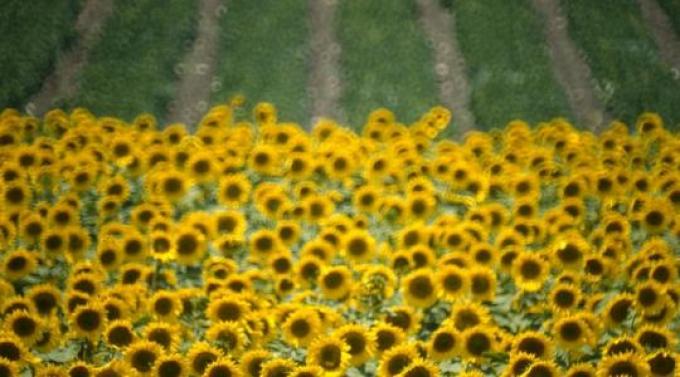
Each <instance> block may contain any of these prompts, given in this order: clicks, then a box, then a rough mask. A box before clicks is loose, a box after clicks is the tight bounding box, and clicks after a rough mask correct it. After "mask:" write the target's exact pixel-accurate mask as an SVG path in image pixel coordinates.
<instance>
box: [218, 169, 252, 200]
mask: <svg viewBox="0 0 680 377" xmlns="http://www.w3.org/2000/svg"><path fill="white" fill-rule="evenodd" d="M251 188H252V184H251V183H250V181H249V180H248V178H247V177H246V176H245V175H244V174H230V175H227V176H224V177H222V178H221V179H220V183H219V191H218V192H219V194H218V196H217V198H218V201H219V202H220V203H221V204H222V205H225V206H232V207H239V206H242V205H243V204H245V203H246V202H248V198H249V196H250V191H251Z"/></svg>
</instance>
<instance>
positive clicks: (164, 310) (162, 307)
mask: <svg viewBox="0 0 680 377" xmlns="http://www.w3.org/2000/svg"><path fill="white" fill-rule="evenodd" d="M181 310H182V303H181V301H180V298H179V296H177V294H176V293H175V292H173V291H167V290H160V291H157V292H155V293H154V294H153V296H151V297H149V310H148V312H149V313H150V314H153V315H154V316H155V317H156V318H158V319H159V320H162V321H173V320H175V319H176V318H177V317H179V315H180V313H181Z"/></svg>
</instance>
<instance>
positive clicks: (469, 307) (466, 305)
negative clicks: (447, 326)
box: [449, 301, 491, 331]
mask: <svg viewBox="0 0 680 377" xmlns="http://www.w3.org/2000/svg"><path fill="white" fill-rule="evenodd" d="M449 320H450V321H451V323H452V324H453V326H454V327H455V328H456V330H458V331H464V330H466V329H468V328H471V327H475V326H478V325H486V324H488V323H490V322H491V314H490V313H489V310H488V309H487V308H486V307H485V306H482V305H481V304H479V303H476V302H465V301H463V302H457V303H455V304H454V305H453V306H452V308H451V315H450V317H449Z"/></svg>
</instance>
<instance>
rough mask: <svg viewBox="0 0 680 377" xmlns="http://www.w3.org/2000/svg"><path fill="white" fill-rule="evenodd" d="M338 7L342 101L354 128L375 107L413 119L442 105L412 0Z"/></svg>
mask: <svg viewBox="0 0 680 377" xmlns="http://www.w3.org/2000/svg"><path fill="white" fill-rule="evenodd" d="M338 5H339V9H338V16H337V25H336V32H337V35H338V40H339V42H340V44H341V46H342V54H341V73H342V78H341V80H342V82H343V86H344V92H343V93H342V99H341V105H342V106H343V108H344V111H345V112H346V114H348V119H347V121H349V124H350V125H351V127H353V128H358V127H361V126H363V124H364V121H365V119H366V116H367V115H368V113H369V112H370V111H371V110H373V109H375V108H377V107H382V106H384V107H387V108H389V109H391V110H392V111H394V112H395V114H396V115H397V119H398V120H400V121H402V122H405V123H409V122H413V121H414V120H416V119H418V117H419V116H420V115H421V114H422V113H424V112H425V111H427V109H429V108H430V107H432V106H434V105H437V104H439V99H438V94H439V92H438V89H437V86H436V84H435V76H434V70H433V66H434V63H433V54H432V50H431V48H429V47H428V45H427V43H426V38H425V35H424V34H423V31H422V29H421V28H420V25H418V20H417V13H416V10H415V3H414V2H413V1H412V0H406V1H393V0H376V1H343V2H339V4H338ZM390 20H392V21H390ZM394 20H399V21H398V22H394Z"/></svg>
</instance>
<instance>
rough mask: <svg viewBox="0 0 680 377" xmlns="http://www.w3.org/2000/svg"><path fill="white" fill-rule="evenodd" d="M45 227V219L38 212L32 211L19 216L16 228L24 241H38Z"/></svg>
mask: <svg viewBox="0 0 680 377" xmlns="http://www.w3.org/2000/svg"><path fill="white" fill-rule="evenodd" d="M46 228H47V224H46V221H45V219H44V218H43V217H42V216H40V214H38V213H32V214H30V215H28V216H22V217H21V220H20V223H19V229H18V230H19V234H20V235H21V237H22V238H23V240H24V241H25V242H27V243H39V242H40V239H41V237H42V235H43V234H44V233H45V229H46Z"/></svg>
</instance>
